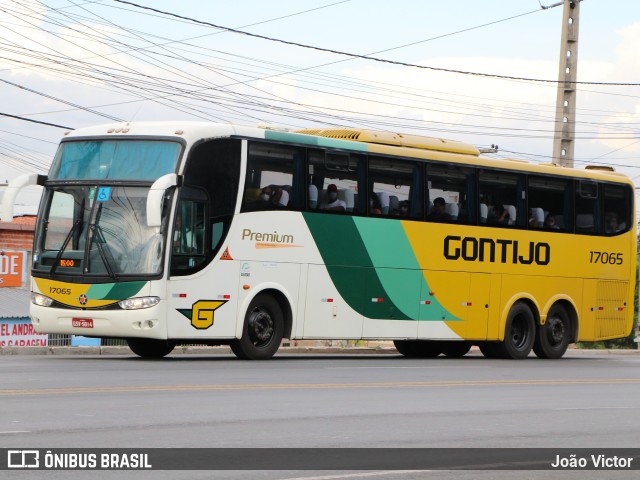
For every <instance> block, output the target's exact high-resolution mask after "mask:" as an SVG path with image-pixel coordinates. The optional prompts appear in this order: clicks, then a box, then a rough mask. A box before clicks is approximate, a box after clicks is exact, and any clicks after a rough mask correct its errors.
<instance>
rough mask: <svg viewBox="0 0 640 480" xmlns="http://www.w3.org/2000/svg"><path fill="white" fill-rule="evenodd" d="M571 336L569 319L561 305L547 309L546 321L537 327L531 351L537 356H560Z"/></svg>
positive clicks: (551, 357)
mask: <svg viewBox="0 0 640 480" xmlns="http://www.w3.org/2000/svg"><path fill="white" fill-rule="evenodd" d="M570 337H571V319H570V317H569V314H568V313H567V310H566V309H565V308H564V307H563V306H562V305H554V306H552V307H551V309H550V310H549V314H548V315H547V321H546V322H545V323H544V325H540V326H539V327H538V331H537V333H536V341H535V342H534V344H533V351H534V353H535V354H536V355H537V356H538V358H550V359H556V358H561V357H562V356H563V355H564V353H565V352H566V351H567V347H568V346H569V341H570Z"/></svg>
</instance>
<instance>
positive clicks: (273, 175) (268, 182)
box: [242, 142, 305, 212]
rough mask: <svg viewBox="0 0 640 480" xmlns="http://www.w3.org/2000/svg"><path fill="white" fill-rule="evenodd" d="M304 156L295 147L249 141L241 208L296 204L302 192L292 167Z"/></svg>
mask: <svg viewBox="0 0 640 480" xmlns="http://www.w3.org/2000/svg"><path fill="white" fill-rule="evenodd" d="M303 158H304V156H303V152H302V150H301V149H299V148H297V147H284V146H281V145H276V144H270V143H257V142H254V143H250V144H249V156H248V158H247V173H246V178H245V186H244V196H243V199H242V211H243V212H248V211H255V210H278V209H297V208H299V207H300V206H301V205H302V204H303V198H304V194H305V192H304V191H303V189H302V184H301V183H300V181H299V179H298V178H296V179H294V177H296V175H294V171H295V170H296V168H297V166H299V165H301V164H302V159H303ZM301 176H302V175H301V174H300V175H298V176H297V177H301ZM298 185H300V188H298Z"/></svg>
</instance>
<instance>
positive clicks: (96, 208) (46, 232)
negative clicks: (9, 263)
mask: <svg viewBox="0 0 640 480" xmlns="http://www.w3.org/2000/svg"><path fill="white" fill-rule="evenodd" d="M148 191H149V187H140V186H104V185H100V186H99V185H86V186H83V185H64V186H55V187H50V188H48V189H47V190H46V192H45V194H44V195H45V197H44V202H43V210H42V212H41V215H42V217H41V218H42V219H43V221H42V222H41V225H40V227H39V229H38V231H37V233H36V239H35V251H34V261H33V263H34V269H35V270H36V271H41V272H43V273H44V272H47V273H50V274H53V273H59V274H69V275H74V276H77V275H90V276H96V275H97V276H107V277H110V278H112V279H116V278H118V277H119V276H121V275H129V276H143V275H157V274H159V273H160V272H161V271H162V258H163V244H164V241H163V235H162V233H161V232H164V231H166V228H165V225H166V216H167V213H166V212H163V220H162V224H163V226H162V227H161V228H157V227H148V226H147V221H146V218H145V204H146V199H147V194H148ZM168 203H169V202H168V199H165V205H167V204H168Z"/></svg>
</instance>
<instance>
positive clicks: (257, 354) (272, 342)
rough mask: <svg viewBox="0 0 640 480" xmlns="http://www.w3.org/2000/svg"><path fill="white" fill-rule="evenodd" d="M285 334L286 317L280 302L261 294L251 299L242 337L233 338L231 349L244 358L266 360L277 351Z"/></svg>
mask: <svg viewBox="0 0 640 480" xmlns="http://www.w3.org/2000/svg"><path fill="white" fill-rule="evenodd" d="M283 334H284V318H283V315H282V309H281V308H280V305H279V304H278V302H277V301H276V300H275V299H274V298H273V297H272V296H270V295H267V294H259V295H256V297H255V298H254V299H253V300H252V301H251V303H250V304H249V308H248V309H247V314H246V315H245V318H244V326H243V328H242V337H241V338H240V339H236V340H233V341H232V342H231V344H230V347H231V350H232V351H233V353H235V355H236V356H237V357H238V358H241V359H243V360H266V359H269V358H271V357H273V355H274V354H275V353H276V351H277V350H278V348H279V347H280V342H282V335H283Z"/></svg>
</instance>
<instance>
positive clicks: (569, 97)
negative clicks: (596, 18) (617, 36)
mask: <svg viewBox="0 0 640 480" xmlns="http://www.w3.org/2000/svg"><path fill="white" fill-rule="evenodd" d="M581 1H582V0H564V13H563V15H562V22H563V23H562V40H561V43H560V67H559V71H558V96H557V99H556V123H555V125H556V128H555V134H554V137H553V162H554V163H558V164H560V165H562V166H563V167H573V152H574V137H575V134H576V84H575V82H576V80H577V78H578V18H579V15H580V2H581Z"/></svg>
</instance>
